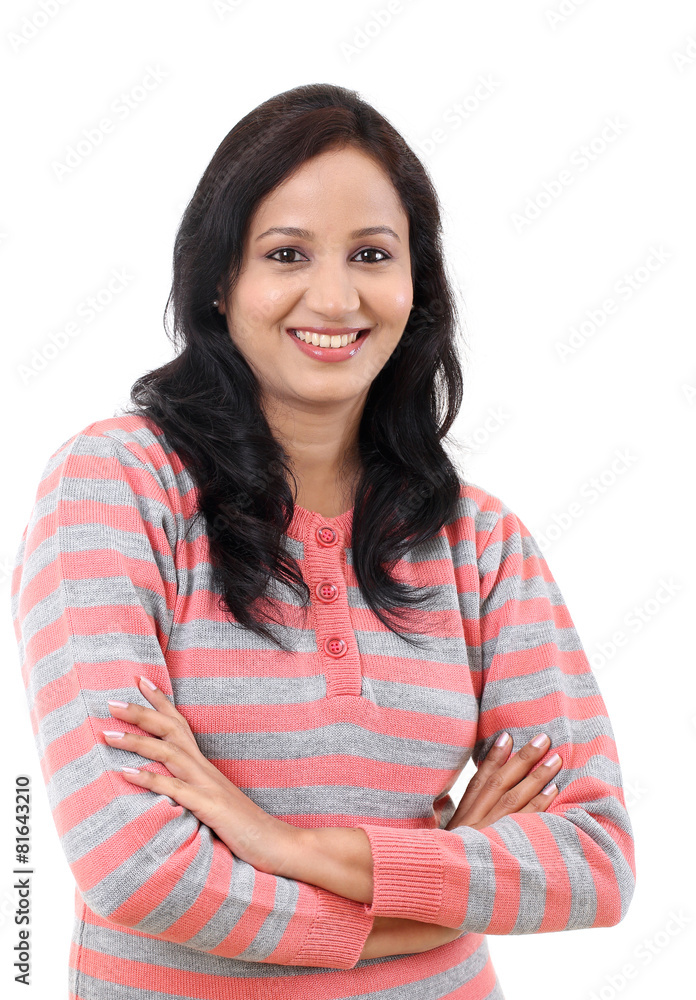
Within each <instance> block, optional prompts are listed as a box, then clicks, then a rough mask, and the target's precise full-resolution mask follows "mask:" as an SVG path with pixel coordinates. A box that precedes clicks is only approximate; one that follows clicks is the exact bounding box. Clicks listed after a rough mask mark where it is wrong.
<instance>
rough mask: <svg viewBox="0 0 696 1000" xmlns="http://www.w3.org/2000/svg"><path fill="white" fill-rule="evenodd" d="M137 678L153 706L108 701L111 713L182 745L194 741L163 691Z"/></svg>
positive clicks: (188, 729) (140, 687) (184, 720)
mask: <svg viewBox="0 0 696 1000" xmlns="http://www.w3.org/2000/svg"><path fill="white" fill-rule="evenodd" d="M139 680H140V684H139V689H140V690H141V692H142V693H143V694H144V695H145V697H146V698H147V699H148V700H149V701H150V703H151V704H152V705H153V706H154V707H153V708H145V707H144V706H143V705H138V704H137V703H135V702H120V701H110V702H109V703H108V705H109V711H110V712H111V713H112V715H115V716H116V718H119V719H123V720H124V721H127V722H131V723H132V724H133V725H136V726H139V727H140V728H141V729H144V730H145V731H146V732H148V733H152V734H153V735H155V736H161V737H163V738H164V737H166V738H167V739H170V740H171V741H172V742H176V743H178V744H180V745H182V746H186V745H188V744H190V743H191V742H193V743H195V737H194V735H193V732H192V731H191V727H190V726H189V724H188V721H187V720H186V719H185V718H184V716H183V715H182V714H181V712H179V711H177V709H176V708H175V706H174V705H173V704H172V703H171V702H170V700H169V698H167V696H166V695H165V693H164V692H163V691H160V689H159V688H156V689H155V690H154V691H153V690H152V689H151V688H150V687H149V686H148V685H147V684H145V683H144V682H143V680H142V679H140V678H139ZM196 745H197V744H196Z"/></svg>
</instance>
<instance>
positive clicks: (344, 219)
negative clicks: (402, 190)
mask: <svg viewBox="0 0 696 1000" xmlns="http://www.w3.org/2000/svg"><path fill="white" fill-rule="evenodd" d="M380 224H381V225H389V226H391V227H392V228H393V229H394V230H396V231H397V232H399V234H400V235H401V234H404V233H406V231H407V228H408V218H407V216H406V213H405V212H404V210H403V207H402V205H401V201H400V198H399V195H398V192H397V191H396V188H395V187H394V185H393V184H392V181H391V178H390V177H389V175H388V174H387V173H386V172H385V170H384V168H383V167H382V166H381V164H379V163H378V162H377V161H375V160H374V159H373V158H372V157H370V156H368V155H367V154H366V153H363V152H362V151H361V150H357V149H355V148H353V147H349V148H346V149H342V150H331V151H327V152H325V153H320V154H319V155H317V156H315V157H312V159H310V160H307V161H305V162H304V163H302V164H301V165H300V166H299V167H298V168H297V170H295V171H294V172H293V173H292V174H291V175H290V176H288V177H286V178H285V179H284V180H283V181H281V183H280V184H278V185H277V186H276V187H275V188H274V189H273V191H271V192H269V193H268V194H267V195H266V196H265V198H263V199H262V201H261V202H260V203H259V205H258V206H257V209H256V211H255V213H254V215H253V218H252V220H251V225H250V231H251V232H250V235H256V233H258V232H262V231H263V230H265V229H267V228H270V227H271V226H297V227H304V228H309V229H312V230H313V231H314V232H316V233H317V234H318V233H319V232H327V231H329V230H334V229H336V228H337V227H338V228H343V227H345V229H346V230H348V229H350V230H353V229H356V228H359V227H362V226H370V225H380ZM346 234H347V233H346Z"/></svg>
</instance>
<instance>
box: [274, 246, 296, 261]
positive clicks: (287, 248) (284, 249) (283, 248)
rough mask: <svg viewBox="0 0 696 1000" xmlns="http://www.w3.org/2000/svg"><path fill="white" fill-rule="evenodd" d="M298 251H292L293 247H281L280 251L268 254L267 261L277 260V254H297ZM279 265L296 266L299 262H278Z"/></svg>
mask: <svg viewBox="0 0 696 1000" xmlns="http://www.w3.org/2000/svg"><path fill="white" fill-rule="evenodd" d="M299 252H300V251H299V250H295V249H293V247H281V248H280V250H274V251H273V253H272V254H269V256H268V258H267V259H268V260H278V258H277V257H276V254H278V253H299ZM278 263H279V264H298V263H299V261H296V260H278Z"/></svg>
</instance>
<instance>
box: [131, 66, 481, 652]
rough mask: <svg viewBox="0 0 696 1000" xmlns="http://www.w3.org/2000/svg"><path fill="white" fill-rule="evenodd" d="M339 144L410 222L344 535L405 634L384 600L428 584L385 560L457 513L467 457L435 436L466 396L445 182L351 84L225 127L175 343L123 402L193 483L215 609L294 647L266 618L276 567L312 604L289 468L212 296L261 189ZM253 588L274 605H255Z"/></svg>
mask: <svg viewBox="0 0 696 1000" xmlns="http://www.w3.org/2000/svg"><path fill="white" fill-rule="evenodd" d="M346 146H352V147H355V148H357V149H359V150H361V151H362V152H364V153H366V154H368V155H370V156H371V157H372V158H373V159H375V160H376V161H377V162H378V163H379V164H381V166H382V167H383V169H384V170H385V171H386V173H387V174H388V175H389V177H390V178H391V181H392V183H393V185H394V187H395V189H396V191H397V193H398V195H399V197H400V199H401V203H402V205H403V208H404V211H405V212H406V214H407V216H408V220H409V248H410V256H411V273H412V283H413V290H414V294H413V309H412V311H411V315H410V317H409V320H408V322H407V324H406V327H405V329H404V332H403V334H402V337H401V340H400V341H399V343H398V345H397V347H396V348H395V350H394V351H393V352H392V354H391V356H390V357H389V359H388V361H387V363H386V364H385V365H384V367H383V368H382V369H381V370H380V371H379V373H378V374H377V375H376V377H375V378H374V380H373V382H372V384H371V386H370V389H369V392H368V394H367V397H366V401H365V406H364V410H363V413H362V417H361V421H360V425H359V431H358V438H359V440H358V449H359V461H360V464H361V466H362V472H361V476H360V478H359V480H358V481H357V487H356V491H355V503H354V508H353V526H352V541H351V546H352V558H353V568H354V572H355V575H356V579H357V581H358V583H359V585H360V589H361V592H362V595H363V597H364V599H365V601H366V602H367V605H368V606H369V607H370V609H371V610H372V611H373V612H374V614H375V615H376V616H377V617H378V618H379V619H380V621H381V622H382V623H383V625H385V627H387V628H388V629H390V630H391V631H392V632H394V633H395V634H397V635H399V634H400V633H399V632H398V631H397V630H396V629H395V628H394V627H393V626H392V625H391V624H390V622H389V621H388V619H387V617H386V614H385V613H386V612H387V611H389V612H391V613H392V614H394V615H395V617H397V618H399V617H401V616H402V615H404V614H405V613H406V611H407V608H408V607H414V608H416V607H418V606H420V605H421V604H422V603H423V601H424V599H425V597H426V592H425V589H424V590H423V592H421V590H420V588H411V587H410V586H408V585H407V584H405V583H402V582H399V581H398V580H396V579H394V578H393V577H392V575H391V572H392V570H393V569H394V566H395V565H396V563H397V562H398V561H399V559H401V558H402V557H403V555H404V554H405V553H406V552H407V551H408V549H409V548H410V547H411V546H412V545H416V544H418V543H419V542H422V541H425V540H427V539H429V538H430V537H432V536H433V535H435V534H437V532H438V531H439V530H440V529H441V527H442V526H443V525H444V524H445V523H447V522H448V521H449V520H451V519H452V517H453V515H454V513H455V507H456V505H457V502H458V499H459V495H460V476H459V473H458V470H457V468H456V467H455V466H454V464H453V463H452V461H451V460H450V458H449V456H448V455H447V453H446V451H445V450H444V448H443V446H442V444H441V441H442V439H443V438H444V437H445V435H446V434H447V432H448V431H449V429H450V427H451V426H452V423H453V422H454V419H455V417H456V416H457V413H458V411H459V407H460V406H461V401H462V386H463V378H462V371H461V367H460V362H459V359H458V356H457V352H456V349H455V344H454V337H455V333H456V331H457V329H458V324H457V315H456V303H455V298H454V295H453V292H452V290H451V288H450V286H449V283H448V280H447V277H446V272H445V264H444V259H443V250H442V243H441V220H440V210H439V202H438V198H437V194H436V192H435V189H434V187H433V185H432V183H431V181H430V179H429V177H428V175H427V173H426V171H425V169H424V167H423V165H422V164H421V162H420V160H419V159H418V158H417V156H416V155H415V154H414V153H413V151H412V150H411V149H410V147H409V146H408V145H407V144H406V142H405V141H404V139H403V138H402V137H401V136H400V135H399V133H398V132H397V131H396V130H395V129H394V127H393V126H392V125H391V124H390V123H389V122H388V121H387V120H386V119H385V118H384V117H383V116H382V115H381V114H379V113H378V112H377V111H376V110H375V109H374V108H373V107H371V106H370V105H369V104H368V103H366V102H365V101H364V100H362V98H360V97H359V95H358V94H357V92H355V91H352V90H347V89H345V88H344V87H339V86H335V85H333V84H318V83H317V84H307V85H304V86H300V87H295V88H294V89H292V90H288V91H285V92H284V93H281V94H278V95H276V96H274V97H271V98H270V99H269V100H267V101H265V102H264V103H263V104H260V105H259V106H258V107H256V108H255V109H254V110H253V111H250V112H249V113H248V114H247V115H246V116H245V117H244V118H242V119H241V120H240V121H239V122H238V123H237V124H236V125H235V126H234V128H232V130H231V131H230V132H228V134H227V135H226V136H225V138H224V139H223V141H222V142H221V143H220V145H219V146H218V148H217V150H216V151H215V154H214V156H213V158H212V160H211V161H210V163H209V164H208V166H207V167H206V169H205V172H204V173H203V176H202V177H201V179H200V182H199V184H198V186H197V188H196V190H195V192H194V194H193V197H192V198H191V201H190V202H189V204H188V206H187V208H186V211H185V212H184V215H183V217H182V220H181V224H180V226H179V229H178V232H177V234H176V240H175V245H174V267H173V282H172V288H171V292H170V294H169V298H168V300H167V304H166V307H165V312H164V326H165V330H166V331H167V336H168V337H169V339H170V340H172V342H173V344H174V345H175V347H176V348H177V349H180V353H178V355H177V356H176V357H175V358H174V359H173V360H171V361H169V362H168V363H167V364H164V365H162V366H161V367H160V368H156V369H154V370H153V371H151V372H148V373H146V374H145V375H143V376H141V377H140V378H139V379H138V380H137V381H136V382H135V383H134V384H133V386H132V387H131V393H130V403H131V404H132V405H131V406H130V407H129V408H127V409H125V410H124V411H123V412H126V413H128V412H130V413H137V414H140V415H141V416H144V417H146V418H148V419H150V420H152V421H154V423H155V424H156V425H157V426H158V427H160V428H161V430H162V431H163V432H164V435H165V438H166V439H167V441H168V442H169V443H170V444H171V446H172V447H173V448H174V449H175V450H176V452H177V454H178V455H179V456H180V458H181V460H182V462H184V464H185V465H186V466H187V468H188V469H189V471H190V473H191V475H192V477H193V479H194V481H195V483H196V486H197V488H198V489H197V511H198V513H200V514H202V515H203V516H204V517H205V520H206V525H207V532H208V539H209V548H210V559H211V563H212V565H213V567H214V580H215V585H216V587H217V588H218V589H219V591H220V592H221V600H220V602H219V606H220V608H221V609H222V610H224V611H225V612H229V613H230V614H231V615H232V616H233V617H234V619H236V621H237V622H238V623H239V624H240V625H241V626H243V627H245V628H248V629H251V630H252V631H253V632H254V633H256V634H257V635H258V636H261V637H263V638H265V639H266V640H267V641H269V642H272V643H275V644H276V645H277V646H279V647H280V648H281V649H283V650H284V651H286V652H288V651H289V650H287V649H286V647H285V646H283V644H282V643H281V642H280V641H279V639H277V638H276V636H275V635H274V634H273V632H271V631H270V630H269V629H268V627H267V625H266V624H265V622H266V621H274V622H276V623H277V620H276V619H275V618H273V617H272V616H271V615H270V614H269V613H268V612H270V610H271V609H272V607H273V602H272V601H270V600H269V598H268V597H267V595H266V594H265V591H266V586H267V584H268V582H269V580H270V579H271V578H274V579H276V580H279V581H283V582H284V583H286V584H288V585H289V586H290V587H291V588H292V589H293V590H294V591H295V593H297V594H298V595H302V596H303V597H304V606H305V608H306V607H307V605H308V603H309V598H310V590H309V587H308V586H307V584H306V583H305V581H304V579H303V577H302V573H301V570H300V567H299V564H298V563H297V562H296V560H295V559H294V558H293V557H292V556H291V555H290V554H289V553H288V552H287V551H286V549H285V547H284V545H283V539H282V535H283V534H284V532H285V531H286V530H287V528H288V527H289V526H290V522H291V520H292V517H293V512H294V496H293V493H292V492H291V489H290V485H289V480H290V479H293V480H294V476H293V474H292V471H291V468H290V462H289V459H288V456H287V454H286V453H285V450H284V449H283V448H282V446H281V445H280V443H279V442H278V441H277V440H276V439H275V437H274V436H273V434H272V432H271V429H270V427H269V424H268V422H267V420H266V418H265V416H264V413H263V411H262V407H261V405H260V387H259V383H258V380H257V379H256V377H255V375H254V373H253V372H252V370H251V368H250V366H249V365H248V364H247V362H246V360H245V358H244V357H243V356H242V354H241V352H240V351H239V350H238V349H237V348H236V347H235V345H234V343H233V341H232V339H231V337H230V336H229V331H228V328H227V323H226V317H225V316H223V315H221V314H220V313H219V312H218V310H217V309H216V308H215V307H214V306H213V304H212V303H213V300H214V299H216V298H219V292H218V288H219V287H222V288H224V289H225V290H226V294H229V292H230V291H232V290H233V289H234V286H235V282H236V279H237V277H238V275H239V272H240V270H241V265H242V257H243V248H244V241H245V238H246V234H247V230H248V223H249V221H250V218H251V216H252V214H253V212H254V210H255V208H256V207H257V205H258V203H259V201H260V200H261V199H263V198H264V197H265V196H266V195H267V194H269V192H271V191H272V190H273V189H274V188H275V187H276V185H278V184H279V183H280V182H281V181H282V180H283V179H284V178H285V177H286V176H287V175H289V174H290V173H291V172H292V171H294V170H295V169H296V168H297V167H299V166H300V165H301V164H302V163H304V162H305V161H306V160H308V159H310V158H311V157H313V156H316V155H317V154H318V153H321V152H323V151H326V150H330V149H331V150H334V149H340V148H344V147H346ZM170 307H172V308H173V314H174V326H173V335H172V333H170V331H169V328H168V325H167V316H168V312H169V310H170ZM294 482H295V485H296V480H294ZM295 495H296V494H295ZM257 598H263V601H264V603H265V604H266V612H265V613H262V612H261V609H260V607H258V606H257V609H256V613H255V611H254V609H253V608H252V603H254V602H256V600H257ZM418 619H419V615H418V613H415V615H414V616H413V621H414V622H417V621H418ZM413 631H414V632H417V631H418V629H417V628H416V629H414V630H413ZM401 638H403V639H404V640H405V641H406V642H408V643H411V644H413V645H418V643H417V642H416V641H415V640H414V639H413V638H412V637H409V636H405V635H402V636H401Z"/></svg>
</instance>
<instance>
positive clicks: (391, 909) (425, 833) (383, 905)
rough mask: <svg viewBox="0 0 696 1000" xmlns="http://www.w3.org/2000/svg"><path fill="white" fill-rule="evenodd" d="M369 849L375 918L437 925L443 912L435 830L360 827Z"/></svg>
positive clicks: (441, 867) (441, 866) (441, 873)
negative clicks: (417, 921) (364, 834)
mask: <svg viewBox="0 0 696 1000" xmlns="http://www.w3.org/2000/svg"><path fill="white" fill-rule="evenodd" d="M357 829H359V830H364V831H365V833H366V834H367V836H368V839H369V841H370V846H371V848H372V862H373V880H374V888H373V893H372V906H370V907H368V910H367V912H368V913H369V914H372V915H373V916H375V917H403V918H405V919H407V920H421V921H422V922H423V923H426V924H427V923H431V924H432V923H437V922H438V919H437V918H438V916H439V915H440V913H441V910H442V889H443V883H444V877H445V873H444V863H443V858H442V854H441V852H440V848H439V846H438V843H437V836H436V834H437V832H438V831H435V830H423V829H416V830H408V829H403V828H402V827H386V826H374V825H372V824H360V825H359V826H358V827H357Z"/></svg>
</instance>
